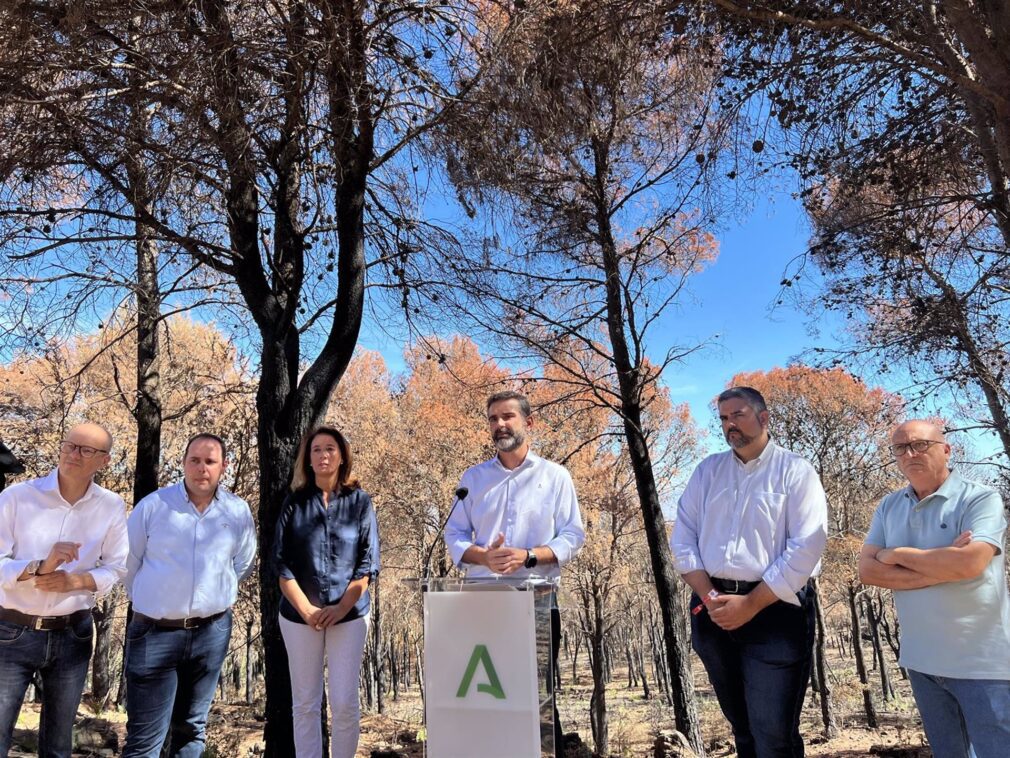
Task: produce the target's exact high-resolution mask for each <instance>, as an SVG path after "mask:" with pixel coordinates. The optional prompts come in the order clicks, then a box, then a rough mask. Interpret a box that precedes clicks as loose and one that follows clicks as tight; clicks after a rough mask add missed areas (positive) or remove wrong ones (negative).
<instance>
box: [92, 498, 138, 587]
mask: <svg viewBox="0 0 1010 758" xmlns="http://www.w3.org/2000/svg"><path fill="white" fill-rule="evenodd" d="M129 556H130V538H129V534H128V530H127V525H126V505H125V504H124V503H123V501H122V500H120V501H119V510H118V511H117V513H116V515H115V517H114V518H113V519H112V523H111V524H109V531H108V532H107V533H106V535H105V539H104V540H102V554H101V556H100V557H99V559H98V565H97V566H96V567H95V568H93V569H91V570H90V571H89V572H88V573H90V574H91V578H92V579H94V580H95V587H97V588H98V589H97V592H96V593H95V594H97V595H104V594H105V593H107V592H108V591H109V590H111V589H112V588H113V587H114V586H115V585H116V582H120V581H124V582H125V580H126V575H127V563H128V561H129Z"/></svg>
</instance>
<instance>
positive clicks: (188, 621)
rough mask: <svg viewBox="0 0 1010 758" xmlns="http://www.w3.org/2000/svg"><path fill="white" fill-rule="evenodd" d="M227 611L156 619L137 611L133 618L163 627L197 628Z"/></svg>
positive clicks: (215, 619)
mask: <svg viewBox="0 0 1010 758" xmlns="http://www.w3.org/2000/svg"><path fill="white" fill-rule="evenodd" d="M227 612H228V611H221V612H220V613H215V614H214V615H213V616H203V617H200V616H189V617H188V618H184V619H156V618H151V617H150V616H147V615H145V614H143V613H140V612H138V611H134V612H133V618H135V619H137V620H138V621H149V622H151V623H152V624H154V625H155V626H160V627H162V628H163V629H199V628H200V627H201V626H207V624H209V623H210V622H212V621H217V620H218V619H219V618H221V617H222V616H223V615H224V614H226V613H227Z"/></svg>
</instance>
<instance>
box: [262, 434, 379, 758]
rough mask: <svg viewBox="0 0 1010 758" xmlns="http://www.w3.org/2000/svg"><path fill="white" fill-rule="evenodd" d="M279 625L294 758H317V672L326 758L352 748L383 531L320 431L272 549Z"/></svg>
mask: <svg viewBox="0 0 1010 758" xmlns="http://www.w3.org/2000/svg"><path fill="white" fill-rule="evenodd" d="M274 566H275V568H276V570H277V575H278V577H279V578H280V585H281V593H282V594H283V596H284V597H283V599H282V600H281V610H280V615H281V618H280V625H281V634H282V635H283V636H284V645H285V647H286V648H287V651H288V666H289V668H290V671H291V696H292V698H291V699H292V715H293V718H294V731H295V751H296V754H297V755H298V758H322V754H323V735H322V727H321V721H320V717H321V714H320V709H321V708H322V699H323V662H324V660H325V661H326V666H327V669H328V671H329V677H328V679H329V687H328V695H329V701H330V712H331V714H332V728H331V730H330V731H331V739H330V755H331V758H353V756H354V754H355V752H356V750H357V746H358V733H359V731H360V730H359V721H360V710H359V706H358V674H359V671H360V669H361V657H362V653H363V651H364V648H365V640H366V638H367V636H368V584H369V581H370V580H371V579H372V578H373V577H374V576H376V575H377V574H378V573H379V530H378V528H377V526H376V521H375V511H374V510H373V509H372V501H371V499H370V498H369V497H368V495H367V494H366V493H365V492H364V491H362V490H361V489H360V487H359V486H358V483H357V481H356V480H355V479H352V478H351V448H350V446H349V445H348V444H347V440H345V439H344V437H343V435H341V434H340V432H339V431H337V430H336V429H333V428H331V427H326V426H321V427H318V428H316V429H313V430H312V431H310V432H309V433H308V434H306V435H305V437H304V438H302V442H301V445H299V447H298V457H297V459H296V460H295V466H294V475H293V477H292V480H291V494H290V495H289V496H288V498H287V500H285V501H284V506H283V508H282V510H281V515H280V518H279V519H278V521H277V534H276V539H275V540H274Z"/></svg>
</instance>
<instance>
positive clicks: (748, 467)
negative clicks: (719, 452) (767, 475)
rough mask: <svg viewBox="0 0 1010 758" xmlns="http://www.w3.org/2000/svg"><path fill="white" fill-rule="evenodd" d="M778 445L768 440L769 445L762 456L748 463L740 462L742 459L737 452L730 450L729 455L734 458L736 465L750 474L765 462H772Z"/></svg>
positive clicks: (762, 452)
mask: <svg viewBox="0 0 1010 758" xmlns="http://www.w3.org/2000/svg"><path fill="white" fill-rule="evenodd" d="M776 447H777V446H776V444H775V443H774V442H773V441H772V439H771V438H769V439H768V444H767V445H765V449H764V450H762V451H761V454H760V455H759V456H758V457H757V458H754V459H752V460H749V461H747V462H746V463H745V462H744V461H742V460H740V457H739V456H738V455H737V454H736V451H735V450H733V449H732V448H730V450H729V454H730V455H732V456H733V460H734V461H736V465H738V466H740V467H741V468H742V469H744V470H746V471H748V472H750V471H753V470H754V469H756V468H757V467H758V466H760V465H761V464H762V463H763V462H764V461H767V460H771V457H772V454H773V452H774V450H775V448H776Z"/></svg>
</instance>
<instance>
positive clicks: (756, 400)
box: [715, 387, 768, 413]
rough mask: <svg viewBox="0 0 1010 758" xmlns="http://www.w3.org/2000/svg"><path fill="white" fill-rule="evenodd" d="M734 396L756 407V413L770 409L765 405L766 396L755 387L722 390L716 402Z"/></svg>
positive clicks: (721, 401) (730, 398) (722, 401)
mask: <svg viewBox="0 0 1010 758" xmlns="http://www.w3.org/2000/svg"><path fill="white" fill-rule="evenodd" d="M734 398H735V399H737V400H743V401H744V402H745V403H747V405H749V406H750V407H751V408H753V409H754V412H755V413H761V411H766V410H768V406H767V405H765V399H764V396H763V395H762V394H761V393H760V392H758V391H757V390H756V389H754V388H753V387H730V388H729V389H728V390H723V391H722V392H720V393H719V397H717V398H716V401H715V402H716V405H718V404H719V403H724V402H726V401H727V400H733V399H734Z"/></svg>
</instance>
